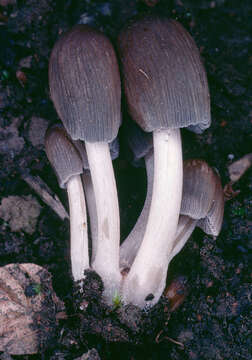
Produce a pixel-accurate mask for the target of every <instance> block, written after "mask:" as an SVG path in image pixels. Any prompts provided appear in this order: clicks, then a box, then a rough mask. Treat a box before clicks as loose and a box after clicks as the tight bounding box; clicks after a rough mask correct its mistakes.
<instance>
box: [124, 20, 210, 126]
mask: <svg viewBox="0 0 252 360" xmlns="http://www.w3.org/2000/svg"><path fill="white" fill-rule="evenodd" d="M118 47H119V54H120V57H121V62H122V68H123V76H124V87H125V93H126V97H127V102H128V106H129V110H130V113H131V115H132V117H133V119H134V120H135V121H136V122H137V123H138V124H139V125H140V126H141V127H142V128H143V130H145V131H154V130H158V129H167V128H181V127H190V128H191V129H192V130H194V131H197V132H202V131H203V130H204V129H206V128H208V127H209V126H210V122H211V119H210V98H209V91H208V84H207V78H206V73H205V70H204V67H203V65H202V62H201V59H200V54H199V50H198V48H197V46H196V44H195V42H194V40H193V39H192V37H191V36H190V35H189V33H188V32H187V31H186V30H185V29H184V28H183V27H182V25H180V24H179V23H178V22H176V21H174V20H170V19H163V18H158V17H145V18H144V19H142V20H140V21H136V22H135V23H133V24H131V25H129V26H128V27H127V28H126V29H124V30H123V31H122V32H121V34H120V35H119V40H118Z"/></svg>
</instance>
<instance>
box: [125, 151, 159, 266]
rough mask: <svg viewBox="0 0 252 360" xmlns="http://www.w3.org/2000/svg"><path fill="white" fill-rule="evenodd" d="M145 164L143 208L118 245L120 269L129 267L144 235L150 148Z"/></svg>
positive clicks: (151, 158)
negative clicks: (145, 180) (145, 187)
mask: <svg viewBox="0 0 252 360" xmlns="http://www.w3.org/2000/svg"><path fill="white" fill-rule="evenodd" d="M145 165H146V173H147V194H146V198H145V202H144V206H143V209H142V211H141V214H140V215H139V217H138V219H137V222H136V224H135V226H134V227H133V229H132V230H131V232H130V233H129V235H128V236H127V238H126V239H125V240H124V242H123V243H122V245H121V247H120V269H121V270H123V269H126V268H128V269H129V268H130V267H131V265H132V263H133V261H134V259H135V256H136V254H137V252H138V249H139V248H140V245H141V243H142V240H143V237H144V233H145V229H146V224H147V220H148V217H149V211H150V205H151V198H152V188H153V173H154V155H153V151H152V150H151V151H150V152H149V153H148V155H146V156H145Z"/></svg>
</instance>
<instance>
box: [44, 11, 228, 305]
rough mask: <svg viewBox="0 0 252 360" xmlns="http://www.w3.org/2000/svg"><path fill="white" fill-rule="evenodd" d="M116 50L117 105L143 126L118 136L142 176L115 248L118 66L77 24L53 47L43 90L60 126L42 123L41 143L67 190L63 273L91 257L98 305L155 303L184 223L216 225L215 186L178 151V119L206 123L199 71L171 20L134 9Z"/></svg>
mask: <svg viewBox="0 0 252 360" xmlns="http://www.w3.org/2000/svg"><path fill="white" fill-rule="evenodd" d="M118 54H119V58H120V62H121V72H122V78H123V85H124V91H125V97H126V101H127V105H128V110H129V114H130V115H131V117H132V119H133V120H134V121H135V122H137V124H138V125H139V126H140V127H141V128H142V130H144V132H145V133H143V132H142V130H140V129H139V128H137V127H136V128H135V129H134V130H133V131H129V132H128V136H129V145H130V147H131V148H132V150H133V152H134V154H135V157H136V159H138V158H141V157H143V158H144V160H145V164H146V170H147V178H148V190H147V196H146V200H145V204H144V207H143V210H142V212H141V214H140V216H139V218H138V220H137V223H136V225H135V226H134V228H133V229H132V231H131V233H130V234H129V236H128V237H127V238H126V239H125V241H124V242H123V244H122V245H121V247H120V219H119V205H118V196H117V188H116V181H115V176H114V171H113V165H112V157H113V156H112V151H111V148H112V147H114V145H115V144H116V143H115V141H116V140H115V139H116V137H117V134H118V130H119V127H120V124H121V107H120V106H121V83H120V75H119V67H118V63H117V59H116V55H115V51H114V49H113V47H112V45H111V43H110V41H109V40H108V39H107V38H106V36H105V35H104V34H102V33H101V32H99V31H97V30H94V29H92V28H90V27H89V26H87V25H77V26H75V27H73V29H71V30H70V31H69V32H67V33H66V34H65V35H63V36H62V37H61V38H60V39H59V40H58V42H57V43H56V44H55V46H54V48H53V51H52V54H51V58H50V63H49V84H50V92H51V98H52V100H53V103H54V106H55V108H56V111H57V113H58V116H59V117H60V119H61V121H62V123H63V125H64V127H63V126H59V125H56V126H54V127H52V128H51V129H49V130H48V131H47V133H46V139H45V146H46V152H47V156H48V158H49V160H50V162H51V164H52V166H53V168H54V169H55V171H56V174H57V176H58V180H59V184H60V186H61V187H63V188H64V187H66V188H67V192H68V198H69V210H70V233H71V263H72V275H73V279H74V281H81V280H82V279H84V276H85V275H84V272H85V270H86V269H88V268H92V269H93V270H95V271H96V272H97V273H98V274H99V275H100V276H101V278H102V280H103V283H104V289H105V290H104V298H105V299H106V301H107V302H108V303H109V304H111V303H113V299H114V298H115V296H118V294H119V296H120V297H121V299H122V301H123V303H125V304H128V303H132V304H134V305H137V306H139V307H140V308H145V307H151V306H153V305H154V304H156V303H157V302H158V300H159V298H160V296H161V295H162V293H163V290H164V288H165V283H166V277H167V269H168V266H169V263H170V261H171V259H172V258H173V257H174V256H175V255H176V254H177V253H178V252H179V251H180V250H181V249H182V247H183V246H184V244H185V242H186V241H187V239H188V238H189V237H190V235H191V233H192V232H193V230H194V228H195V227H196V226H198V227H200V228H201V229H203V231H205V232H206V233H208V234H211V235H214V236H216V235H218V233H219V231H220V228H221V223H222V218H223V192H222V188H221V183H220V180H219V177H218V175H217V174H216V173H215V172H214V171H213V170H212V169H211V168H210V167H209V166H208V165H207V163H206V162H204V161H202V160H187V161H184V163H183V159H182V146H181V137H180V130H179V128H183V127H186V128H189V129H190V130H192V131H195V132H198V133H199V132H202V131H203V130H204V129H206V128H208V127H209V126H210V122H211V120H210V100H209V91H208V84H207V78H206V73H205V70H204V67H203V65H202V62H201V59H200V54H199V50H198V49H197V46H196V45H195V43H194V40H193V39H192V38H191V36H190V35H189V34H188V32H187V31H186V30H185V29H184V28H183V27H182V26H181V25H180V24H179V23H178V22H176V21H174V20H170V19H163V18H159V17H153V16H152V17H145V18H143V19H141V20H138V21H135V22H134V23H132V24H130V25H129V26H127V27H126V28H125V29H124V30H123V31H122V32H121V33H120V35H119V37H118ZM146 132H149V133H152V134H148V135H147V134H146ZM183 173H184V176H183ZM81 177H82V181H81ZM83 188H84V191H83ZM86 202H87V209H88V218H89V222H88V223H87V214H86ZM88 226H90V230H91V231H90V233H91V243H92V255H91V259H89V250H88ZM126 269H127V271H125V270H126ZM122 274H123V275H122Z"/></svg>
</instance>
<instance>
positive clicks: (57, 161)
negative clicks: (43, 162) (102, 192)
mask: <svg viewBox="0 0 252 360" xmlns="http://www.w3.org/2000/svg"><path fill="white" fill-rule="evenodd" d="M45 150H46V155H47V157H48V159H49V161H50V163H51V165H52V167H53V168H54V171H55V173H56V175H57V178H58V182H59V186H60V187H61V188H66V185H67V182H68V180H69V179H70V178H71V177H72V176H75V175H80V174H81V173H82V172H83V165H82V160H81V157H80V155H79V153H78V151H77V149H76V148H75V147H74V145H73V144H72V142H71V140H70V138H69V136H68V135H67V133H66V131H65V129H64V128H63V126H61V125H54V126H52V127H51V128H49V129H48V130H47V132H46V135H45Z"/></svg>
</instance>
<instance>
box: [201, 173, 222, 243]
mask: <svg viewBox="0 0 252 360" xmlns="http://www.w3.org/2000/svg"><path fill="white" fill-rule="evenodd" d="M215 176H216V181H215V192H214V198H213V200H212V206H211V209H210V210H209V212H208V214H207V217H206V218H205V219H200V220H199V222H198V224H197V226H198V227H200V228H201V229H202V230H203V231H204V232H205V233H206V234H209V235H213V236H217V235H219V233H220V231H221V227H222V222H223V215H224V192H223V189H222V186H221V181H220V178H219V176H218V175H217V174H215Z"/></svg>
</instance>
